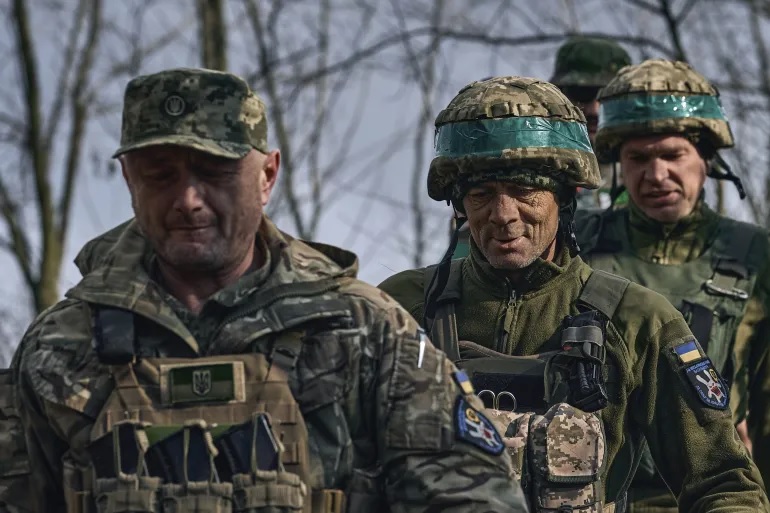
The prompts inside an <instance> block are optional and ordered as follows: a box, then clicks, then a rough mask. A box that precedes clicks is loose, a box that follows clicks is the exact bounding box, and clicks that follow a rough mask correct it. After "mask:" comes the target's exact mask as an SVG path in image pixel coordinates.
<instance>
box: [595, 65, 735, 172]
mask: <svg viewBox="0 0 770 513" xmlns="http://www.w3.org/2000/svg"><path fill="white" fill-rule="evenodd" d="M598 100H599V102H600V108H599V130H598V132H597V133H596V141H595V149H596V155H597V157H598V158H599V160H600V161H601V162H615V161H617V158H618V151H619V150H620V146H621V145H622V144H623V141H624V140H625V139H626V138H628V137H629V136H632V135H651V134H677V133H678V134H683V135H686V136H687V137H688V138H690V139H691V140H692V141H693V143H694V144H696V145H699V146H700V145H702V144H707V145H709V147H710V148H711V149H712V150H714V151H715V150H718V149H720V148H730V147H732V146H733V144H734V142H733V134H732V132H731V131H730V125H729V123H728V122H727V117H726V116H725V112H724V109H722V104H721V102H720V100H719V92H718V91H717V90H716V88H715V87H714V86H713V85H711V83H709V81H708V80H706V78H705V77H703V75H701V74H700V73H698V72H697V71H695V70H694V69H692V68H691V67H690V65H689V64H687V63H684V62H679V61H667V60H663V59H651V60H647V61H644V62H642V63H641V64H637V65H635V66H627V67H625V68H623V69H622V70H620V72H619V73H618V74H617V76H616V77H615V78H614V79H613V80H612V81H611V82H610V83H609V84H607V86H606V87H604V88H603V89H602V90H601V91H600V92H599V97H598Z"/></svg>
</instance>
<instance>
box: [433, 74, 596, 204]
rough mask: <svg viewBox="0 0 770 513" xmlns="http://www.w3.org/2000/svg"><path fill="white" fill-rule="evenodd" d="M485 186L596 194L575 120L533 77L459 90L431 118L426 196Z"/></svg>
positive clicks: (579, 117) (580, 120)
mask: <svg viewBox="0 0 770 513" xmlns="http://www.w3.org/2000/svg"><path fill="white" fill-rule="evenodd" d="M487 180H500V181H511V182H517V183H522V184H523V185H529V186H534V187H539V188H545V189H555V188H556V187H558V186H566V187H586V188H591V189H594V188H597V187H598V186H599V183H600V180H601V179H600V175H599V166H598V164H597V162H596V157H595V156H594V154H593V151H592V149H591V143H590V141H589V139H588V132H587V130H586V125H585V117H584V116H583V113H582V112H581V111H580V109H578V108H577V107H575V106H574V105H572V103H570V101H569V100H568V99H567V98H566V97H565V96H564V94H562V93H561V91H559V89H558V88H556V86H554V85H552V84H549V83H548V82H543V81H542V80H538V79H535V78H526V77H495V78H490V79H487V80H482V81H477V82H473V83H471V84H469V85H467V86H466V87H464V88H463V89H462V90H461V91H460V92H459V93H458V94H457V96H455V98H454V99H452V101H451V102H450V103H449V105H448V106H447V108H446V109H444V110H443V111H441V113H439V115H438V117H437V118H436V156H435V158H434V159H433V161H432V162H431V164H430V169H429V171H428V194H429V195H430V197H431V198H433V199H434V200H437V201H444V200H452V199H457V198H458V187H462V186H463V185H466V186H467V185H472V184H473V183H475V182H480V181H487Z"/></svg>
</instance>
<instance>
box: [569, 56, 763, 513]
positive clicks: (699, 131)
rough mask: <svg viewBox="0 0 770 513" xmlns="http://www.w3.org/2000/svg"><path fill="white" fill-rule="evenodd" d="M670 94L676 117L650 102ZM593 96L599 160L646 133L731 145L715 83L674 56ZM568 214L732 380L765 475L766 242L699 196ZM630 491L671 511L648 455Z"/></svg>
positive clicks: (590, 251)
mask: <svg viewBox="0 0 770 513" xmlns="http://www.w3.org/2000/svg"><path fill="white" fill-rule="evenodd" d="M671 99H675V105H676V108H677V109H680V108H681V107H685V106H689V108H688V110H687V113H686V116H685V117H681V116H678V115H676V113H675V112H674V111H672V110H668V111H665V110H661V109H660V107H659V106H660V105H665V104H664V103H663V102H665V101H666V100H671ZM600 101H601V102H602V108H601V109H602V110H601V112H602V118H601V119H600V125H599V132H598V134H597V137H596V149H597V153H598V155H599V156H600V159H602V160H604V161H606V162H614V161H616V160H617V158H618V151H619V148H620V146H621V145H622V143H623V141H625V140H626V139H627V138H630V137H636V136H645V135H649V134H669V133H674V134H682V135H683V136H685V137H688V138H689V139H690V140H691V141H692V142H693V144H695V145H696V147H698V148H699V149H700V148H709V149H710V150H709V151H713V150H716V149H718V148H723V147H730V146H732V145H733V137H732V134H731V132H730V127H729V125H728V123H727V120H726V118H725V117H724V115H723V113H722V112H721V106H719V104H718V96H717V92H716V90H715V89H714V88H713V87H712V86H711V85H710V84H709V83H708V81H707V80H706V79H705V78H704V77H702V76H701V75H699V74H698V73H696V72H695V71H694V70H693V69H692V68H690V66H688V65H687V64H684V63H676V62H669V61H663V60H649V61H645V62H643V63H641V64H639V65H637V66H630V67H627V68H624V69H623V70H622V71H621V72H620V73H619V74H618V76H617V77H616V78H615V79H614V80H613V81H612V82H610V83H609V84H608V85H607V87H606V88H605V89H603V90H602V92H601V93H600ZM709 102H711V104H709ZM668 105H673V104H672V103H671V102H669V103H668ZM709 110H710V111H709ZM704 158H709V157H708V156H706V157H704ZM576 224H577V226H578V241H579V243H580V246H581V250H582V251H581V257H582V258H584V259H585V260H586V262H588V263H589V264H590V265H591V267H593V268H595V269H603V270H606V271H609V272H612V273H615V274H618V275H621V276H624V277H626V278H629V279H631V280H633V281H636V282H637V283H640V284H641V285H644V286H646V287H649V288H652V289H653V290H655V291H657V292H659V293H661V294H663V295H664V296H666V298H667V299H668V300H669V301H670V302H671V303H672V304H673V305H675V306H676V307H677V308H679V309H680V310H681V311H682V313H683V314H684V316H685V319H686V320H687V321H688V323H689V325H690V327H691V329H692V331H693V333H694V334H695V335H696V336H697V337H698V340H699V342H700V343H701V345H702V346H703V347H704V349H705V350H706V352H707V354H708V355H709V357H710V358H711V360H712V361H713V362H714V364H715V366H716V368H717V369H718V370H719V372H720V373H722V375H723V376H725V378H726V379H727V381H728V383H730V384H732V386H731V390H730V392H731V393H730V407H731V410H732V412H733V420H734V421H735V423H739V422H741V421H742V420H743V419H744V418H745V417H746V411H747V409H748V410H749V411H750V414H749V422H750V429H751V438H752V442H753V456H754V459H755V461H756V462H757V465H758V467H759V469H760V471H761V473H762V477H763V479H764V481H765V483H767V482H768V480H770V400H769V399H768V398H770V357H769V356H768V351H769V350H770V344H768V342H767V341H768V337H770V332H769V331H768V330H769V329H770V324H769V323H770V269H769V268H768V266H770V247H769V246H768V237H767V233H766V232H765V230H763V229H761V228H760V227H758V226H755V225H752V224H748V223H743V222H740V221H736V220H734V219H730V218H728V217H725V216H721V215H719V214H717V213H716V212H714V211H712V210H711V209H710V208H709V207H708V205H706V203H705V201H703V199H701V200H700V201H699V202H698V203H697V205H696V207H695V208H694V210H693V211H692V212H691V213H690V214H689V215H687V216H686V217H684V218H682V219H680V220H679V221H677V222H675V223H665V224H664V223H661V222H659V221H656V220H654V219H651V218H649V217H648V216H646V215H645V214H644V212H642V210H641V209H640V208H639V207H638V206H636V205H635V204H634V203H633V202H631V203H630V204H629V205H628V206H627V208H621V209H617V210H614V211H604V212H598V211H593V212H582V213H579V215H578V219H577V223H576ZM630 498H631V510H632V511H641V512H650V511H661V512H664V511H676V499H675V498H674V496H672V495H671V493H670V492H669V491H668V490H667V489H666V487H665V484H664V483H663V481H662V480H661V479H660V476H659V475H658V474H657V472H655V468H654V466H653V462H652V460H651V458H650V457H649V455H647V456H646V457H645V459H644V460H643V461H642V465H641V467H640V470H639V472H638V473H637V476H636V479H635V480H634V484H633V486H632V488H631V493H630Z"/></svg>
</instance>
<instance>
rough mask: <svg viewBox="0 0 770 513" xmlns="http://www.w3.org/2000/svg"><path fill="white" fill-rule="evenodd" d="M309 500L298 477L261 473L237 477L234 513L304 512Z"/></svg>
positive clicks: (289, 474) (260, 471) (279, 473)
mask: <svg viewBox="0 0 770 513" xmlns="http://www.w3.org/2000/svg"><path fill="white" fill-rule="evenodd" d="M306 496H307V488H306V487H305V484H304V483H303V482H302V480H301V479H300V478H299V476H298V475H297V474H292V473H289V472H284V471H280V470H257V471H256V472H255V473H253V474H235V475H233V495H232V497H233V509H232V511H233V513H288V512H297V511H302V509H303V508H304V506H305V497H306ZM228 511H230V510H228Z"/></svg>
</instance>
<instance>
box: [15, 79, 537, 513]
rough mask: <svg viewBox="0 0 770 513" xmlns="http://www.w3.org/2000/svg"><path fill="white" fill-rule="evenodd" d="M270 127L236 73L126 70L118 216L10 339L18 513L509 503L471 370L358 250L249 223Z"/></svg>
mask: <svg viewBox="0 0 770 513" xmlns="http://www.w3.org/2000/svg"><path fill="white" fill-rule="evenodd" d="M266 126H267V125H266V120H265V116H264V106H263V104H262V102H261V101H260V100H259V98H257V96H256V95H255V94H254V93H252V92H251V91H249V88H248V87H247V85H246V83H245V82H244V81H243V80H241V79H240V78H238V77H236V76H234V75H230V74H226V73H219V72H215V71H209V70H201V69H177V70H168V71H163V72H161V73H157V74H154V75H148V76H144V77H139V78H137V79H134V80H132V81H131V82H130V83H129V85H128V88H127V90H126V103H125V109H124V116H123V136H122V139H121V147H120V149H119V150H118V151H117V152H116V154H115V155H116V156H118V157H119V158H120V162H121V165H122V167H123V174H124V176H125V178H126V181H127V183H128V186H129V189H130V192H131V196H132V202H133V207H134V211H135V213H136V218H135V219H133V220H131V221H129V222H128V223H126V224H124V225H121V226H119V227H116V228H114V229H113V230H110V231H109V232H107V233H105V234H103V235H102V236H100V237H98V238H97V239H95V240H94V241H91V242H90V243H89V244H87V245H86V246H85V248H84V249H83V250H82V252H81V254H80V255H79V256H78V259H77V263H78V266H79V267H80V269H81V271H82V272H83V274H84V278H83V280H82V281H81V282H80V283H79V284H78V285H76V286H75V287H74V288H72V289H71V290H70V291H69V292H67V299H65V300H64V301H62V302H61V303H59V304H58V305H56V306H54V307H53V308H52V309H49V310H47V311H46V312H44V313H43V314H42V315H40V316H39V317H38V318H37V319H36V320H35V321H34V322H33V323H32V325H31V327H30V328H29V330H28V331H27V333H26V335H25V337H24V339H23V341H22V343H21V345H20V348H19V350H18V353H17V357H18V358H17V365H15V367H14V375H15V377H16V383H18V386H17V390H18V392H19V394H18V395H19V401H18V402H17V406H18V410H19V414H20V418H21V421H22V425H23V429H24V435H26V436H21V437H14V438H20V439H21V440H22V441H23V440H26V441H27V444H28V446H27V447H26V449H27V450H26V451H23V452H22V454H24V452H26V456H25V457H26V460H24V461H20V462H19V464H18V465H16V466H15V467H14V468H16V469H25V468H26V469H27V470H29V469H34V473H33V474H31V476H30V479H31V481H32V484H31V485H30V486H29V488H28V489H27V490H26V495H27V496H28V497H33V498H34V500H35V501H37V505H36V508H35V510H36V511H66V512H86V511H96V509H98V511H100V512H103V513H117V512H125V511H143V512H161V511H171V510H173V511H195V512H199V513H206V512H212V513H215V512H216V513H220V512H225V511H228V512H229V511H233V512H237V513H248V512H256V511H270V512H275V513H280V512H289V511H291V512H304V513H316V512H318V513H342V512H343V511H349V512H358V511H360V512H364V511H371V512H375V511H385V510H386V509H387V510H391V509H392V510H393V511H404V512H417V511H420V512H422V511H428V510H441V511H447V512H465V511H505V512H525V511H526V505H525V503H524V500H523V497H522V495H521V490H520V488H519V487H518V485H515V484H514V483H513V482H512V479H511V473H512V469H511V463H510V458H509V456H508V454H507V453H505V452H504V448H503V443H502V440H501V437H500V434H499V433H498V432H497V431H496V430H495V429H494V427H493V424H492V422H491V421H490V420H489V419H487V418H486V417H484V415H483V414H482V413H481V412H480V410H481V409H482V408H483V404H482V403H481V401H480V400H479V399H478V398H477V397H476V396H475V395H474V394H473V390H472V388H471V386H470V383H469V382H468V379H467V377H465V375H464V374H463V373H461V372H458V371H457V369H456V367H454V365H453V364H452V362H451V361H449V360H448V359H447V358H446V356H445V355H444V354H443V353H441V352H439V351H437V350H436V349H435V348H434V347H433V345H431V343H430V341H429V340H428V338H427V337H426V336H425V334H424V332H422V331H421V330H420V329H419V327H418V325H417V323H416V322H415V321H414V320H413V319H412V318H411V317H409V315H408V314H407V313H406V312H405V311H404V310H403V309H402V308H401V307H400V306H399V305H398V304H397V303H395V302H394V301H393V300H392V299H391V298H389V297H387V296H386V295H384V294H382V292H380V291H378V290H376V289H374V288H373V287H371V286H368V285H366V284H364V283H362V282H360V281H358V280H356V279H355V275H356V270H357V261H356V258H355V255H353V254H351V253H348V252H346V251H344V250H341V249H337V248H333V247H330V246H325V245H323V244H316V243H312V242H301V241H298V240H296V239H294V238H292V237H290V236H289V235H287V234H285V233H283V232H281V231H280V230H278V228H277V227H276V226H275V225H274V224H273V223H272V222H271V221H270V220H269V219H267V217H265V216H264V214H263V212H262V209H263V206H264V205H266V204H267V202H268V199H269V197H270V193H271V191H272V188H273V186H274V184H275V180H276V177H277V173H278V167H279V163H280V154H279V152H278V151H277V150H273V151H268V148H267V145H266V136H267V132H266ZM3 413H5V410H4V411H3ZM3 454H9V453H6V452H3ZM3 468H9V466H6V467H3ZM2 499H3V500H7V501H8V502H9V503H11V504H15V503H19V502H22V499H23V498H22V497H21V496H20V495H19V494H18V490H17V492H16V495H15V496H14V495H13V494H11V495H10V496H8V495H6V496H3V497H2ZM169 508H171V510H170V509H169Z"/></svg>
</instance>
